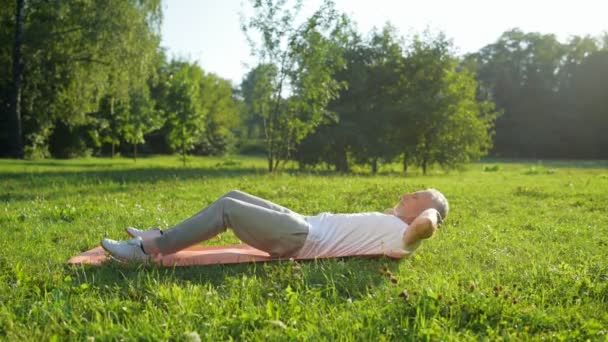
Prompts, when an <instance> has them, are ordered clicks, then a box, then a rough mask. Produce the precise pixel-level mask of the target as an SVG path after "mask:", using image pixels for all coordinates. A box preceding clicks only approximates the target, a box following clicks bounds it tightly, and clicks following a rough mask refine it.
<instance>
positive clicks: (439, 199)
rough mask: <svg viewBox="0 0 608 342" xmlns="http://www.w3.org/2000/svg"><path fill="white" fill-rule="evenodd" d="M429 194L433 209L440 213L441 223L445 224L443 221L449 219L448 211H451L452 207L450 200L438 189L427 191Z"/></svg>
mask: <svg viewBox="0 0 608 342" xmlns="http://www.w3.org/2000/svg"><path fill="white" fill-rule="evenodd" d="M425 191H428V193H429V194H431V203H433V208H434V209H435V210H437V211H438V212H439V223H443V221H444V220H445V219H446V218H447V217H448V211H450V205H449V204H448V199H447V198H445V196H444V195H443V194H442V193H441V192H440V191H439V190H437V189H432V188H430V189H426V190H425Z"/></svg>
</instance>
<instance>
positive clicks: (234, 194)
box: [220, 190, 297, 214]
mask: <svg viewBox="0 0 608 342" xmlns="http://www.w3.org/2000/svg"><path fill="white" fill-rule="evenodd" d="M225 197H228V198H234V199H238V200H240V201H243V202H247V203H251V204H255V205H257V206H258V207H263V208H266V209H270V210H274V211H278V212H281V213H290V214H297V213H296V212H294V211H292V210H291V209H288V208H285V207H283V206H281V205H278V204H276V203H273V202H271V201H269V200H265V199H263V198H260V197H257V196H254V195H252V194H248V193H246V192H243V191H240V190H231V191H229V192H227V193H225V194H224V195H222V196H221V197H220V199H221V198H225Z"/></svg>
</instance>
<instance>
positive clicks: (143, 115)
mask: <svg viewBox="0 0 608 342" xmlns="http://www.w3.org/2000/svg"><path fill="white" fill-rule="evenodd" d="M130 99H131V103H130V106H129V109H128V111H127V113H126V115H125V116H124V118H123V122H122V124H121V131H122V135H123V137H124V139H125V141H126V142H127V143H129V144H132V145H133V160H137V144H141V143H144V142H145V140H144V134H147V133H149V132H151V131H154V130H157V129H159V128H160V127H161V126H162V125H163V123H164V119H165V118H164V117H163V112H162V111H160V110H158V109H156V107H155V104H154V100H152V99H151V98H150V90H149V89H148V87H147V85H144V86H142V87H141V88H139V89H133V90H132V92H131V94H130Z"/></svg>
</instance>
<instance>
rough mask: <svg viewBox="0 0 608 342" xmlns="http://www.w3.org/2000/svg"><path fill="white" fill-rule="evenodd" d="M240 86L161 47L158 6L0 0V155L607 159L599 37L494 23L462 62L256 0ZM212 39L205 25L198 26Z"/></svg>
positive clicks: (271, 163) (319, 160) (391, 34)
mask: <svg viewBox="0 0 608 342" xmlns="http://www.w3.org/2000/svg"><path fill="white" fill-rule="evenodd" d="M251 7H252V8H253V14H252V16H251V17H249V18H245V19H244V20H243V31H244V33H245V34H246V36H247V37H248V38H250V39H249V40H250V42H251V49H252V53H254V54H255V55H256V56H257V57H258V64H257V65H256V66H254V67H253V68H252V69H251V71H250V72H249V73H248V74H247V75H245V77H244V78H243V80H242V82H241V83H240V84H239V85H238V86H234V85H233V84H231V83H230V82H229V81H228V80H225V79H222V78H221V77H220V76H218V75H214V74H212V73H207V72H205V71H204V70H202V69H201V68H200V67H199V66H198V65H197V64H196V63H190V62H187V61H180V60H169V59H168V58H167V57H166V55H165V53H164V51H163V49H161V48H160V46H159V43H160V23H161V20H162V11H161V1H160V0H107V1H95V0H79V1H74V2H65V1H53V0H50V1H36V0H0V43H1V45H0V66H2V67H1V68H0V127H1V129H0V155H2V156H10V157H17V158H22V157H26V158H46V157H58V158H70V157H78V156H86V155H114V154H115V153H122V154H126V155H129V156H132V157H133V158H136V157H137V155H138V154H141V153H146V154H147V153H178V154H180V155H181V156H182V157H183V158H184V162H185V158H186V156H187V155H188V154H200V155H219V154H224V153H230V152H241V153H263V154H265V155H266V156H267V158H268V169H269V170H270V171H273V170H278V169H280V168H281V167H282V165H284V164H285V162H286V161H288V160H296V161H298V162H299V164H300V166H301V167H307V166H312V165H319V164H324V165H327V166H328V167H332V168H334V169H336V170H339V171H344V172H346V171H348V170H349V169H350V168H351V167H352V166H353V165H354V164H363V165H369V166H370V168H371V170H372V171H373V172H375V171H377V170H378V167H379V164H381V163H385V162H394V161H399V162H401V163H402V164H403V169H404V170H407V168H408V167H409V166H419V167H421V168H422V169H423V170H424V171H426V169H427V168H428V167H429V166H430V165H434V164H438V165H441V166H443V167H446V168H451V167H455V166H457V165H458V164H460V163H463V162H467V161H469V160H474V159H476V158H479V157H480V156H483V155H484V154H486V153H488V152H490V153H492V154H495V155H499V156H510V157H511V156H512V157H537V158H540V157H543V158H545V157H569V158H572V157H575V158H583V157H584V158H606V156H607V155H606V153H607V152H606V151H608V139H607V138H606V135H604V134H603V130H605V129H606V128H608V112H607V111H608V109H607V108H608V106H606V102H607V101H608V100H607V99H608V97H607V96H606V95H608V94H606V89H608V87H607V86H608V84H606V82H608V78H607V77H606V76H608V38H607V37H608V36H605V37H604V38H602V39H595V38H591V37H573V38H571V39H570V40H569V41H568V42H567V43H560V42H558V41H557V39H556V38H555V36H553V35H541V34H536V33H523V32H521V31H518V30H513V31H509V32H506V33H504V34H503V35H502V36H501V37H500V38H499V39H498V40H497V41H496V42H495V43H494V44H490V45H488V46H486V47H484V48H483V49H481V50H480V51H479V52H478V53H475V54H470V55H467V56H464V57H458V56H457V55H456V54H455V53H454V51H453V50H454V49H453V47H452V45H451V43H450V41H449V40H448V39H447V38H446V37H444V36H443V35H442V34H439V35H430V34H421V35H417V36H414V37H412V38H410V39H407V40H405V39H404V38H402V37H401V36H400V34H399V32H397V30H396V29H394V28H393V27H391V26H390V25H386V26H385V27H384V28H383V29H381V30H374V31H372V32H370V33H368V34H361V33H360V32H358V30H357V28H356V25H355V24H354V23H353V22H352V21H351V20H350V19H349V18H348V17H347V16H345V15H344V14H341V13H338V12H337V11H336V10H335V8H334V5H333V3H332V2H331V1H325V2H324V3H323V4H322V6H321V7H320V8H319V9H318V10H317V11H316V12H315V13H314V14H313V15H311V16H310V17H308V18H303V19H299V18H300V17H299V16H298V11H299V8H300V7H301V2H298V1H296V3H295V4H288V3H287V2H286V1H252V2H251ZM201 34H212V33H208V32H207V33H201Z"/></svg>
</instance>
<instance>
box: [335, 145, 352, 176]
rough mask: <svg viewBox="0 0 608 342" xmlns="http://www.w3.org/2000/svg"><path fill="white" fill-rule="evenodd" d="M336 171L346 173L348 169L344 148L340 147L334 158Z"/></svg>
mask: <svg viewBox="0 0 608 342" xmlns="http://www.w3.org/2000/svg"><path fill="white" fill-rule="evenodd" d="M335 165H336V171H338V172H344V173H347V172H348V171H349V170H348V160H347V158H346V150H344V149H342V150H340V151H339V152H338V156H337V158H336V163H335Z"/></svg>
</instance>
